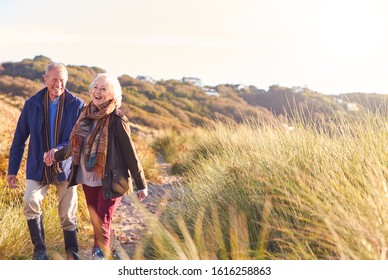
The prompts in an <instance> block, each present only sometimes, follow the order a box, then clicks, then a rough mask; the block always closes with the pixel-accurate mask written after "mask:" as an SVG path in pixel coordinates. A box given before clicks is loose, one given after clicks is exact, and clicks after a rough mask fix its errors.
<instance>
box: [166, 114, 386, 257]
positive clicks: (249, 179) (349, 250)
mask: <svg viewBox="0 0 388 280" xmlns="http://www.w3.org/2000/svg"><path fill="white" fill-rule="evenodd" d="M295 119H296V121H295V122H294V123H292V124H291V125H292V128H293V129H292V130H291V129H289V128H288V129H285V128H284V127H281V126H275V125H262V124H261V122H260V121H247V122H246V123H245V124H244V125H232V124H231V125H225V124H216V125H214V127H211V128H210V127H209V128H207V129H204V130H202V131H201V132H200V133H198V134H197V136H196V138H195V139H196V142H194V143H192V148H191V149H190V151H191V152H190V153H189V154H188V156H187V157H186V161H185V162H184V165H185V168H184V170H185V173H184V183H183V184H182V186H181V187H182V188H185V189H186V193H187V195H185V196H184V197H183V199H182V201H181V204H180V206H179V205H177V204H174V205H173V206H172V207H170V208H168V209H167V212H166V216H167V217H168V219H166V221H165V222H166V223H168V224H169V226H168V228H170V229H171V230H172V231H173V232H175V233H176V234H177V237H178V238H179V240H185V239H186V238H187V234H186V233H185V231H183V230H182V224H185V225H186V226H187V229H188V231H189V232H190V234H191V235H190V236H192V238H193V240H194V244H195V246H196V248H197V250H198V254H197V255H196V258H205V259H206V258H220V259H386V258H387V245H386V244H387V241H388V240H387V238H388V221H387V218H388V188H387V182H386V181H387V166H386V163H387V159H388V155H387V151H386V147H387V144H388V137H387V132H388V120H387V117H386V114H381V115H380V114H370V113H367V112H362V113H359V114H357V115H354V116H349V115H346V114H341V115H338V116H336V118H333V121H332V122H327V123H325V125H321V124H318V123H309V122H306V121H305V119H303V120H302V119H298V118H295ZM334 120H335V121H334ZM181 217H182V219H184V223H183V222H182V220H181ZM174 221H176V222H174ZM183 246H184V245H183ZM184 247H186V248H187V246H184Z"/></svg>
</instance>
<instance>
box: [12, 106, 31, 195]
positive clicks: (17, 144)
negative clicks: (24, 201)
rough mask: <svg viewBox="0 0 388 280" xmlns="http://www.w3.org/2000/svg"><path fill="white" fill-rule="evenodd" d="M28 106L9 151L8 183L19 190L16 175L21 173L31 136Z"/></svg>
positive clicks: (23, 111) (19, 121)
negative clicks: (25, 151)
mask: <svg viewBox="0 0 388 280" xmlns="http://www.w3.org/2000/svg"><path fill="white" fill-rule="evenodd" d="M27 104H28V103H27V102H26V105H25V106H24V108H23V110H22V112H21V114H20V117H19V120H18V122H17V125H16V129H15V133H14V137H13V140H12V144H11V148H10V151H9V160H8V177H7V181H8V184H9V185H10V186H11V187H12V188H17V186H16V175H17V174H18V172H19V168H20V163H21V162H22V158H23V154H24V149H25V147H26V141H27V139H28V137H29V135H30V129H29V125H28V116H27V115H28V114H27Z"/></svg>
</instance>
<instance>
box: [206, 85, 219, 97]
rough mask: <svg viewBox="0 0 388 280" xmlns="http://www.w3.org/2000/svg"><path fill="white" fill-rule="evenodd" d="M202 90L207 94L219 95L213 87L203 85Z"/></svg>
mask: <svg viewBox="0 0 388 280" xmlns="http://www.w3.org/2000/svg"><path fill="white" fill-rule="evenodd" d="M203 92H204V93H206V94H207V95H209V96H217V97H218V96H220V94H219V93H218V92H217V91H216V89H215V88H210V87H204V88H203Z"/></svg>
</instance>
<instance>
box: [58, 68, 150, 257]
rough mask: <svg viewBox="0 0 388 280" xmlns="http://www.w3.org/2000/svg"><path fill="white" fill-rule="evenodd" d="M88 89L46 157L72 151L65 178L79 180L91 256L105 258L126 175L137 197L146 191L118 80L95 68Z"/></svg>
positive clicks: (125, 189)
mask: <svg viewBox="0 0 388 280" xmlns="http://www.w3.org/2000/svg"><path fill="white" fill-rule="evenodd" d="M89 92H90V95H91V97H92V100H91V101H90V103H89V104H88V105H87V106H86V107H85V108H84V110H83V111H82V113H81V114H80V117H79V118H78V120H77V122H76V124H75V126H74V128H73V130H72V133H71V136H70V141H69V146H68V147H64V148H63V149H61V150H59V151H57V152H56V153H55V155H54V159H52V161H62V160H64V159H65V158H67V157H69V156H72V157H73V158H72V168H71V172H70V174H69V179H68V180H69V185H70V186H71V185H74V184H82V187H83V191H84V193H85V197H86V203H87V206H88V211H89V215H90V220H91V223H92V225H93V231H94V245H93V250H92V259H108V258H111V257H112V251H111V248H112V246H111V242H113V240H111V239H113V237H112V231H113V229H112V228H111V222H112V218H113V215H114V213H115V211H116V209H117V207H118V205H119V203H120V201H121V198H122V196H123V194H125V193H127V192H129V193H130V192H132V191H133V187H132V179H131V177H132V178H133V180H134V182H135V185H136V190H137V192H136V194H137V197H138V198H139V200H140V201H142V200H143V199H144V198H145V197H147V182H146V180H145V176H144V171H143V168H142V166H141V164H140V161H139V158H138V156H137V154H136V150H135V147H134V144H133V142H132V140H131V138H130V129H129V124H128V120H127V118H126V117H125V115H124V114H123V112H122V111H120V110H119V109H118V108H119V107H120V105H121V99H122V92H121V86H120V83H119V81H118V80H117V78H115V77H113V76H110V75H108V74H99V75H98V76H97V77H96V79H95V80H94V81H93V82H92V83H91V84H90V86H89ZM52 161H51V162H52ZM128 170H129V171H130V172H128ZM113 253H114V252H113Z"/></svg>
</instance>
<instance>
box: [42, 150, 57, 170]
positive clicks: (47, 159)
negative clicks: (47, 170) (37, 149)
mask: <svg viewBox="0 0 388 280" xmlns="http://www.w3.org/2000/svg"><path fill="white" fill-rule="evenodd" d="M56 151H58V149H55V148H53V149H51V150H50V151H48V152H46V153H44V154H43V161H44V163H45V164H46V165H47V166H51V165H52V164H53V163H54V161H55V159H54V154H55V152H56Z"/></svg>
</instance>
